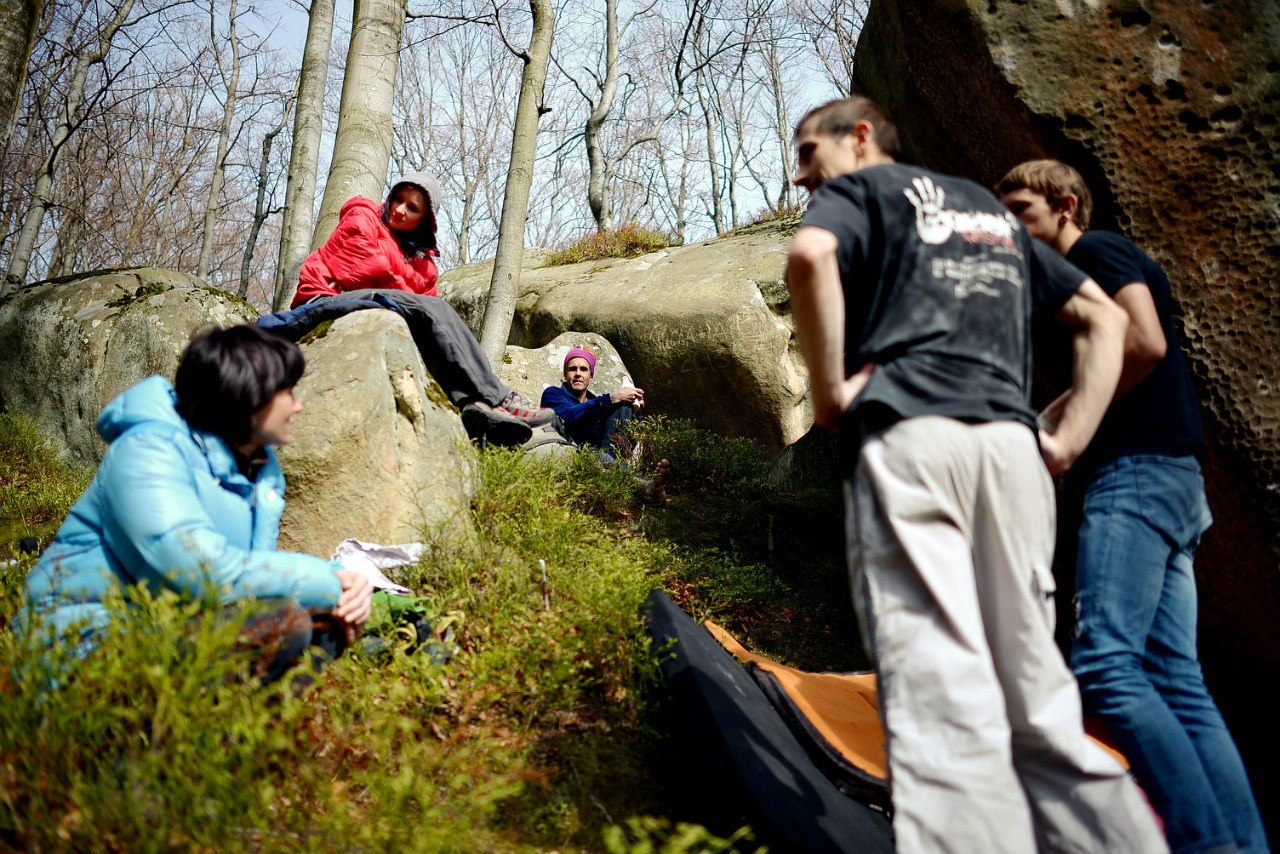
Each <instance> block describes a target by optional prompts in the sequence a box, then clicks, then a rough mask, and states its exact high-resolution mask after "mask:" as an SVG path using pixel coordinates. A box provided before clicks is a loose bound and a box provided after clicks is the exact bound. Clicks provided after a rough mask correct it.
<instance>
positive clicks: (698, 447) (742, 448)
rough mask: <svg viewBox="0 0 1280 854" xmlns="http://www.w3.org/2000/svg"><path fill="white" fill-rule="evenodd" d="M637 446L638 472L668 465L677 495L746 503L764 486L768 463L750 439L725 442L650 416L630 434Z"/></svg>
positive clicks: (677, 422)
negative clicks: (704, 494)
mask: <svg viewBox="0 0 1280 854" xmlns="http://www.w3.org/2000/svg"><path fill="white" fill-rule="evenodd" d="M634 437H635V439H636V440H637V441H638V442H639V443H640V446H641V450H642V453H641V466H642V467H643V468H644V469H646V470H651V469H652V468H653V466H654V465H656V464H657V462H658V460H662V459H665V460H667V461H668V462H669V463H670V464H671V479H670V483H671V484H672V486H673V487H674V488H676V489H683V490H695V491H708V490H711V491H719V492H723V493H724V494H726V495H735V496H739V497H744V496H746V497H749V496H751V495H756V494H758V493H759V492H760V491H761V490H762V489H764V486H765V480H766V478H767V477H768V474H769V467H770V465H771V461H770V459H769V457H768V456H767V455H766V453H765V451H764V449H763V448H762V447H760V445H758V444H756V443H755V442H753V441H752V440H750V439H744V438H728V437H726V436H721V435H720V434H718V433H712V432H711V431H709V430H703V429H701V428H699V427H695V426H694V425H693V423H692V422H691V421H685V420H682V419H668V418H664V417H662V416H648V417H646V418H645V419H643V420H642V421H641V422H640V423H639V426H638V427H636V428H635V430H634Z"/></svg>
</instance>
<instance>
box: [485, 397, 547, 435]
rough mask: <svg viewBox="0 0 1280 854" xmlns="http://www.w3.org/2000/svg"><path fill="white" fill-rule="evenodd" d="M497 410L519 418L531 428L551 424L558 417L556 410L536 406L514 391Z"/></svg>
mask: <svg viewBox="0 0 1280 854" xmlns="http://www.w3.org/2000/svg"><path fill="white" fill-rule="evenodd" d="M496 408H497V409H498V411H499V412H505V413H506V414H507V415H510V416H511V417H512V418H518V419H519V420H521V421H523V422H524V423H525V424H528V425H529V426H530V427H540V426H542V425H543V424H550V423H552V422H553V421H554V420H555V417H556V412H555V410H554V409H548V408H544V407H541V406H536V405H534V403H533V401H531V400H528V399H526V398H523V397H521V396H520V395H518V394H516V393H515V392H514V391H513V392H511V394H509V395H507V396H506V397H504V398H503V399H502V402H501V403H499V404H498V406H497V407H496Z"/></svg>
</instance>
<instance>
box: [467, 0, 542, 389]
mask: <svg viewBox="0 0 1280 854" xmlns="http://www.w3.org/2000/svg"><path fill="white" fill-rule="evenodd" d="M529 7H530V9H532V11H533V32H532V33H531V34H530V36H529V51H528V52H527V53H526V54H525V55H524V57H523V59H524V74H523V75H522V76H521V78H520V100H519V102H518V103H517V104H516V122H515V129H514V130H513V132H512V134H511V166H510V168H509V169H508V170H507V185H506V193H505V195H504V196H503V200H502V223H501V225H499V227H498V251H497V254H496V255H495V256H494V259H493V278H492V279H491V280H490V284H489V304H488V306H487V307H486V308H485V312H484V325H483V328H482V331H481V334H480V346H481V348H483V349H484V352H485V355H486V356H488V357H489V361H490V363H492V364H497V362H498V359H499V358H501V356H502V351H503V349H504V348H505V347H506V346H507V336H508V335H510V334H511V318H512V316H513V315H514V314H515V310H516V298H517V297H518V296H519V294H520V267H521V264H522V263H523V261H524V226H525V221H526V220H527V219H528V216H529V188H530V186H531V185H532V184H533V160H534V155H535V154H536V153H537V142H538V116H539V114H540V113H541V109H542V88H543V85H544V84H545V83H546V81H547V61H548V59H550V57H551V40H552V38H553V36H554V35H555V24H556V19H555V10H554V9H553V8H552V6H551V0H529Z"/></svg>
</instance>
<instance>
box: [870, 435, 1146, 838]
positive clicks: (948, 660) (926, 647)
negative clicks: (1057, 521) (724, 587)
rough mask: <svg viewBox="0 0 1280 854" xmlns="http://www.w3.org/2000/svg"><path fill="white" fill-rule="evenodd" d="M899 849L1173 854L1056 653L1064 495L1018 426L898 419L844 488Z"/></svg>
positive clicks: (1033, 443) (873, 443) (1033, 441)
mask: <svg viewBox="0 0 1280 854" xmlns="http://www.w3.org/2000/svg"><path fill="white" fill-rule="evenodd" d="M845 501H846V506H847V511H848V513H847V517H848V522H847V535H848V539H849V558H850V575H851V580H852V582H853V593H854V601H855V605H856V606H857V608H858V612H859V619H860V620H861V621H862V627H863V637H864V639H866V641H867V643H868V647H869V648H870V650H871V652H872V655H873V658H874V659H875V662H876V669H877V671H878V673H879V686H880V703H881V715H882V717H883V719H884V727H885V734H886V736H887V740H888V750H889V771H890V779H891V785H892V791H893V803H894V820H893V825H894V833H895V836H896V838H897V850H898V851H900V852H906V854H910V852H921V851H928V852H957V854H971V852H975V851H982V852H1008V854H1027V852H1035V851H1040V852H1099V854H1101V852H1117V851H1125V852H1139V853H1141V852H1165V851H1168V847H1167V846H1166V845H1165V842H1164V839H1163V836H1162V835H1161V833H1160V831H1159V829H1158V827H1157V825H1156V822H1155V819H1154V817H1153V814H1152V812H1151V809H1150V807H1148V806H1147V804H1146V801H1145V800H1144V799H1143V797H1142V795H1141V793H1140V792H1139V791H1138V789H1137V787H1136V786H1135V785H1134V784H1133V782H1132V781H1131V780H1130V779H1129V778H1128V775H1127V774H1126V773H1125V772H1124V770H1123V769H1121V767H1120V765H1119V764H1118V763H1117V762H1116V761H1115V760H1114V759H1112V758H1111V757H1110V756H1108V755H1107V754H1106V753H1105V752H1104V751H1103V750H1102V749H1101V748H1100V747H1098V746H1097V745H1096V744H1094V743H1093V742H1091V741H1090V740H1089V739H1088V738H1087V737H1086V736H1085V734H1084V727H1083V721H1082V718H1081V711H1080V697H1079V693H1078V689H1077V687H1076V683H1075V680H1074V679H1073V678H1072V676H1071V672H1070V670H1068V669H1067V666H1066V663H1065V662H1064V661H1063V659H1062V655H1061V654H1060V653H1059V651H1058V648H1057V646H1056V645H1055V644H1054V641H1053V622H1054V607H1053V595H1052V594H1053V591H1054V583H1053V576H1052V574H1051V571H1050V567H1051V563H1052V559H1053V547H1054V497H1053V486H1052V482H1051V481H1050V479H1049V476H1048V474H1047V472H1046V471H1045V468H1044V464H1043V463H1042V462H1041V459H1040V454H1039V449H1038V448H1037V447H1036V439H1035V437H1034V435H1033V434H1032V433H1031V431H1030V430H1029V429H1027V427H1025V426H1024V425H1022V424H1019V423H1015V422H1011V421H998V422H991V423H985V424H964V423H961V422H959V421H955V420H952V419H948V418H939V417H933V416H926V417H918V418H911V419H907V420H905V421H901V422H898V423H897V424H895V425H894V426H892V427H890V428H889V429H887V430H886V431H884V432H883V433H881V434H880V435H878V436H874V437H873V438H871V439H869V440H868V441H867V442H866V443H865V444H864V445H863V448H862V451H861V455H860V457H859V461H858V468H857V471H856V473H855V475H854V477H853V479H852V481H847V482H846V483H845Z"/></svg>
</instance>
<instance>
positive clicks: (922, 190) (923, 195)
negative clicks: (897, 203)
mask: <svg viewBox="0 0 1280 854" xmlns="http://www.w3.org/2000/svg"><path fill="white" fill-rule="evenodd" d="M911 183H912V185H913V186H914V187H915V188H916V191H915V192H914V193H913V192H911V189H910V188H907V189H904V190H903V191H902V194H903V195H904V196H906V197H907V201H909V202H911V204H912V205H914V206H915V209H916V231H917V232H918V233H919V234H920V239H921V240H923V241H924V242H925V243H928V244H931V245H937V244H939V243H946V242H947V240H948V238H950V237H951V233H952V231H954V224H953V222H952V219H951V211H948V210H943V209H942V202H943V201H944V200H945V199H946V197H947V194H946V193H945V192H943V190H942V188H941V187H938V186H936V185H935V184H934V183H933V180H932V179H930V178H928V177H921V178H913V179H911Z"/></svg>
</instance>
